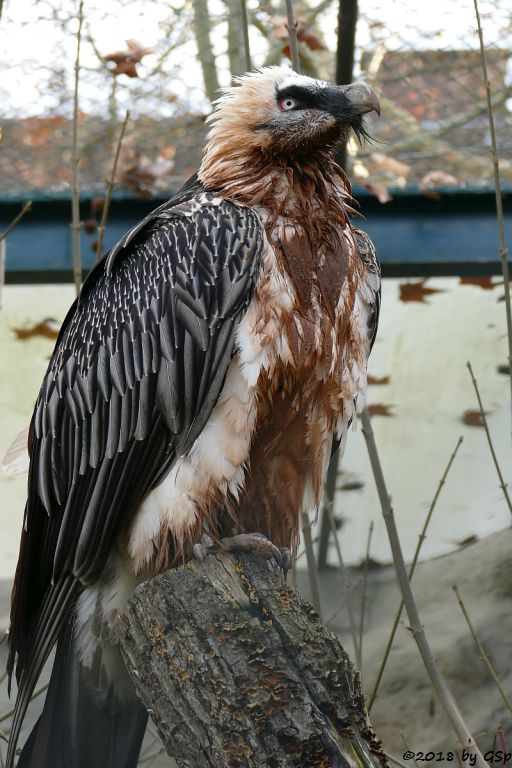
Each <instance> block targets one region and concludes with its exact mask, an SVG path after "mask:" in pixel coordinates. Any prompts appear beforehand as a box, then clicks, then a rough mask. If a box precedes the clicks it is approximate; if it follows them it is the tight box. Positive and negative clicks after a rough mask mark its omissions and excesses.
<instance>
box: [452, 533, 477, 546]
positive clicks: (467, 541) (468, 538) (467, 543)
mask: <svg viewBox="0 0 512 768" xmlns="http://www.w3.org/2000/svg"><path fill="white" fill-rule="evenodd" d="M477 541H478V536H476V535H475V534H473V535H472V536H466V538H465V539H460V540H459V541H456V542H455V543H456V545H457V546H458V547H469V546H470V545H471V544H476V543H477Z"/></svg>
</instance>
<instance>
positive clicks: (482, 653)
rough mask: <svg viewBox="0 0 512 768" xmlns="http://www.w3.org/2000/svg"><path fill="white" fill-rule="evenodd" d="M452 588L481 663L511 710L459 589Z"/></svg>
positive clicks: (510, 710)
mask: <svg viewBox="0 0 512 768" xmlns="http://www.w3.org/2000/svg"><path fill="white" fill-rule="evenodd" d="M452 589H453V591H454V592H455V595H456V596H457V600H458V601H459V605H460V608H461V611H462V613H463V614H464V618H465V619H466V623H467V625H468V627H469V631H470V632H471V635H472V637H473V640H474V641H475V645H476V647H477V649H478V652H479V654H480V658H481V659H482V661H483V663H484V664H485V666H486V667H487V669H488V670H489V674H490V675H491V677H492V679H493V680H494V683H495V685H496V688H497V689H498V691H499V692H500V696H501V698H502V699H503V703H504V704H505V706H506V708H507V709H508V710H509V712H512V704H511V703H510V701H509V699H508V697H507V694H506V693H505V691H504V690H503V686H502V685H501V683H500V680H499V678H498V675H497V674H496V671H495V669H494V667H493V665H492V663H491V660H490V658H489V656H488V655H487V654H486V652H485V649H484V647H483V645H482V643H481V642H480V639H479V637H478V635H477V633H476V630H475V628H474V626H473V624H472V623H471V619H470V618H469V615H468V612H467V610H466V606H465V605H464V603H463V601H462V598H461V596H460V594H459V590H458V588H457V586H456V585H453V587H452Z"/></svg>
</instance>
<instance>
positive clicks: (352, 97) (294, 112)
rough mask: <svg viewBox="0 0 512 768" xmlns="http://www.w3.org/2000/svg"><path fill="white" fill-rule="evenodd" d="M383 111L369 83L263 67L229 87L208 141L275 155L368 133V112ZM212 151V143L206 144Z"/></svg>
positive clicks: (218, 104) (220, 101) (217, 107)
mask: <svg viewBox="0 0 512 768" xmlns="http://www.w3.org/2000/svg"><path fill="white" fill-rule="evenodd" d="M369 112H376V113H377V114H379V113H380V106H379V101H378V98H377V95H376V93H375V91H373V89H372V88H371V87H370V86H369V85H367V84H366V83H362V82H361V83H351V84H350V85H333V84H332V83H328V82H326V81H324V80H316V79H315V78H312V77H305V76H304V75H298V74H297V73H295V72H293V71H292V70H289V69H287V68H285V67H264V68H262V69H259V70H257V71H256V72H250V73H249V74H246V75H243V76H241V77H239V78H237V80H236V83H235V85H233V86H232V87H230V88H226V89H225V90H224V92H223V94H222V96H221V97H220V99H218V101H217V102H216V104H215V109H214V112H213V114H212V115H211V116H210V118H208V120H209V122H210V123H211V125H212V128H211V130H210V134H209V137H208V144H209V145H212V144H216V143H217V142H219V141H221V142H222V141H223V140H224V141H229V142H230V143H231V144H232V146H233V147H236V146H241V147H244V148H245V149H247V150H248V151H249V150H254V151H258V150H259V151H261V152H263V153H268V154H271V155H281V154H284V155H286V154H289V155H294V154H299V155H300V154H303V153H305V152H306V153H310V152H314V151H315V150H316V149H320V148H323V147H330V146H333V145H334V144H336V143H337V142H338V141H340V140H345V139H346V138H347V137H348V135H349V133H350V132H351V131H354V132H355V133H356V135H358V136H365V135H366V132H365V128H364V122H363V118H364V115H366V114H367V113H369ZM207 151H208V146H207Z"/></svg>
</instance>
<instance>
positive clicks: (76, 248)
mask: <svg viewBox="0 0 512 768" xmlns="http://www.w3.org/2000/svg"><path fill="white" fill-rule="evenodd" d="M83 20H84V0H80V5H79V7H78V31H77V34H76V60H75V92H74V99H73V144H72V148H71V173H72V183H71V231H72V235H73V277H74V280H75V289H76V295H77V296H78V295H79V294H80V288H81V286H82V261H81V257H80V229H81V226H82V224H81V221H80V186H79V184H80V182H79V168H78V165H79V163H80V154H79V151H78V83H79V79H80V44H81V41H82V23H83Z"/></svg>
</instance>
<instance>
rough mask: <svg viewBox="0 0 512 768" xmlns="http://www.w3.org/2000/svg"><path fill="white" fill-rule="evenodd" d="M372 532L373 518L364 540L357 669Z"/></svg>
mask: <svg viewBox="0 0 512 768" xmlns="http://www.w3.org/2000/svg"><path fill="white" fill-rule="evenodd" d="M372 534H373V520H372V521H371V522H370V527H369V528H368V539H367V541H366V556H365V558H364V567H363V589H362V591H361V613H360V616H359V659H360V661H359V664H360V666H359V669H362V667H363V634H364V617H365V612H366V593H367V588H368V561H369V559H370V546H371V543H372Z"/></svg>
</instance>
